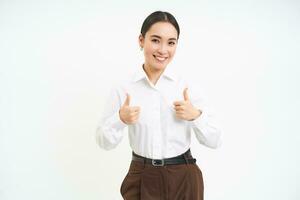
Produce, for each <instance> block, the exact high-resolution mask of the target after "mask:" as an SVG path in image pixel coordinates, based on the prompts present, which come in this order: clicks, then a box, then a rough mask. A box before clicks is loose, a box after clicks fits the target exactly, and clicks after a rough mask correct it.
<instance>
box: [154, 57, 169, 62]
mask: <svg viewBox="0 0 300 200" xmlns="http://www.w3.org/2000/svg"><path fill="white" fill-rule="evenodd" d="M155 58H156V59H157V60H159V61H164V60H166V59H167V58H163V57H158V56H155Z"/></svg>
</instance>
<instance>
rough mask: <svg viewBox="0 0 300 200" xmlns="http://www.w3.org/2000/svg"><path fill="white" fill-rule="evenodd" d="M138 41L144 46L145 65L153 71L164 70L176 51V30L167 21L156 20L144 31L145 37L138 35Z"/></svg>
mask: <svg viewBox="0 0 300 200" xmlns="http://www.w3.org/2000/svg"><path fill="white" fill-rule="evenodd" d="M139 43H140V46H141V47H143V48H144V56H145V66H146V67H150V68H151V70H154V71H161V70H164V69H165V67H166V66H167V65H168V63H170V62H171V60H172V58H173V56H174V54H175V51H176V47H177V30H176V29H175V27H174V26H173V25H172V24H171V23H169V22H157V23H155V24H153V25H152V26H151V27H150V29H149V30H148V31H147V32H146V34H145V38H144V37H143V36H142V35H140V36H139Z"/></svg>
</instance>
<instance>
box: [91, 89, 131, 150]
mask: <svg viewBox="0 0 300 200" xmlns="http://www.w3.org/2000/svg"><path fill="white" fill-rule="evenodd" d="M120 108H121V100H120V96H119V94H118V90H117V89H116V88H114V89H111V92H110V95H109V97H108V99H107V100H106V104H105V108H104V112H103V114H102V117H101V119H100V121H99V124H98V126H97V130H96V141H97V143H98V145H99V146H100V147H101V148H103V149H106V150H110V149H113V148H115V147H116V146H117V145H118V144H119V143H120V142H121V140H122V138H123V132H124V128H125V127H126V126H127V124H125V123H124V122H123V121H122V120H121V119H120V117H119V109H120Z"/></svg>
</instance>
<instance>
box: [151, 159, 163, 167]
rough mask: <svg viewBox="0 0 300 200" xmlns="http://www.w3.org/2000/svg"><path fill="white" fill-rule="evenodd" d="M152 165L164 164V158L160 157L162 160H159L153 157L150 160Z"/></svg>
mask: <svg viewBox="0 0 300 200" xmlns="http://www.w3.org/2000/svg"><path fill="white" fill-rule="evenodd" d="M152 165H153V166H156V167H157V166H160V167H161V166H164V165H165V161H164V159H162V160H159V159H153V160H152Z"/></svg>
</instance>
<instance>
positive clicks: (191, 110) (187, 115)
mask: <svg viewBox="0 0 300 200" xmlns="http://www.w3.org/2000/svg"><path fill="white" fill-rule="evenodd" d="M187 89H188V88H185V89H184V91H183V97H184V100H183V101H175V102H174V103H173V104H174V106H175V107H174V109H175V111H176V117H177V118H179V119H183V120H187V121H191V120H194V119H196V118H198V117H199V116H200V115H201V114H202V111H201V110H198V109H197V108H195V107H194V106H193V105H192V103H191V101H190V98H189V96H188V94H187Z"/></svg>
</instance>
